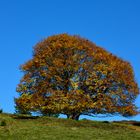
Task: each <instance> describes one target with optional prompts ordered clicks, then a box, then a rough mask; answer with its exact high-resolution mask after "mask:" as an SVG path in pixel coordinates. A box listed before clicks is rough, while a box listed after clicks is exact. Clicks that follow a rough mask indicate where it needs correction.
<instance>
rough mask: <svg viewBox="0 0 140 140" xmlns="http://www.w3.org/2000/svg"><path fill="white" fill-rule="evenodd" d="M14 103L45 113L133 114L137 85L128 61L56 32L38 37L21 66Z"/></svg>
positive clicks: (69, 115)
mask: <svg viewBox="0 0 140 140" xmlns="http://www.w3.org/2000/svg"><path fill="white" fill-rule="evenodd" d="M21 70H22V71H23V73H24V76H23V78H22V79H21V81H20V83H19V84H18V86H17V92H19V93H20V96H19V98H16V99H15V103H16V106H17V108H20V109H21V110H24V112H25V111H27V112H28V111H40V112H43V113H46V114H59V113H61V114H66V115H67V117H68V118H72V119H76V120H78V118H79V116H80V115H81V114H86V115H93V114H94V115H96V114H121V115H123V116H132V115H136V114H137V108H136V106H135V105H134V101H135V99H136V97H137V96H138V94H139V89H138V85H137V83H136V82H135V79H134V73H133V70H132V67H131V65H130V63H129V62H127V61H124V60H122V59H120V58H118V57H116V56H114V55H113V54H111V53H109V52H107V51H106V50H105V49H103V48H101V47H98V46H96V45H95V44H93V43H92V42H90V41H89V40H86V39H83V38H81V37H79V36H70V35H68V34H60V35H54V36H50V37H48V38H47V39H45V40H43V41H41V42H39V43H38V44H37V45H36V46H35V47H34V51H33V58H32V59H31V60H29V61H28V62H26V63H25V64H23V65H22V66H21Z"/></svg>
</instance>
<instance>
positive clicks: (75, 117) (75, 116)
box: [67, 113, 80, 120]
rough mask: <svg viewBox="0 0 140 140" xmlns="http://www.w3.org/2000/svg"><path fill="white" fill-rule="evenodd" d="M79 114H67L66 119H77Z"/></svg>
mask: <svg viewBox="0 0 140 140" xmlns="http://www.w3.org/2000/svg"><path fill="white" fill-rule="evenodd" d="M79 117H80V114H76V113H74V114H71V115H67V118H68V119H73V120H79Z"/></svg>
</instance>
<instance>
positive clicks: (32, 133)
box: [0, 114, 140, 140]
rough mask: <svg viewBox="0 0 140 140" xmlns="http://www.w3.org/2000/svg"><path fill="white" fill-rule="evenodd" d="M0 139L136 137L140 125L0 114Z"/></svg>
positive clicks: (116, 139)
mask: <svg viewBox="0 0 140 140" xmlns="http://www.w3.org/2000/svg"><path fill="white" fill-rule="evenodd" d="M0 140H140V126H135V125H133V124H132V123H130V124H129V123H128V122H127V123H125V122H123V123H121V122H112V123H109V122H98V121H89V120H80V121H75V120H68V119H58V118H51V117H38V118H30V117H29V118H28V117H23V116H19V117H18V116H13V115H11V114H0Z"/></svg>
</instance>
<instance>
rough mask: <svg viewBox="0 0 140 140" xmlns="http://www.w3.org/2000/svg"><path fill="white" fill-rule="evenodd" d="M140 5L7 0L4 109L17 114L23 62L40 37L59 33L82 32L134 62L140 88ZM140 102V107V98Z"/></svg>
mask: <svg viewBox="0 0 140 140" xmlns="http://www.w3.org/2000/svg"><path fill="white" fill-rule="evenodd" d="M139 7H140V1H139V0H12V1H11V0H1V1H0V19H1V22H0V108H2V109H3V110H4V112H11V113H12V112H14V101H13V98H14V97H16V96H17V95H18V93H16V91H15V89H16V86H17V84H18V83H19V80H20V78H21V77H22V73H21V72H20V70H19V66H20V65H21V64H23V63H24V62H26V61H27V60H29V59H30V58H31V57H32V47H33V46H34V45H35V44H36V43H37V42H38V41H40V40H42V39H44V38H46V37H48V36H50V35H54V34H59V33H69V34H72V35H73V34H78V35H81V36H82V37H85V38H88V39H89V40H91V41H93V42H94V43H96V44H97V45H99V46H101V47H103V48H105V49H106V50H108V51H110V52H112V53H113V54H115V55H117V56H118V57H121V58H123V59H125V60H127V61H129V62H130V63H131V64H132V66H133V68H134V72H135V78H136V81H137V82H138V84H139V86H140V72H139V69H140V63H139V60H140V55H139V53H140V8H139ZM136 104H137V106H139V107H140V97H138V99H137V100H136ZM93 119H95V118H93ZM96 119H99V118H96ZM106 119H110V118H106ZM111 119H124V118H122V117H114V118H111ZM130 119H136V120H140V115H139V116H136V117H133V118H130Z"/></svg>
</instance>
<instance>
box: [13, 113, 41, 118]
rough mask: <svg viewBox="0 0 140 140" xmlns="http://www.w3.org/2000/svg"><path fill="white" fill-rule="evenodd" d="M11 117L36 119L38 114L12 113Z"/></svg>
mask: <svg viewBox="0 0 140 140" xmlns="http://www.w3.org/2000/svg"><path fill="white" fill-rule="evenodd" d="M12 118H14V119H36V118H38V116H31V115H26V114H18V115H12Z"/></svg>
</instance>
